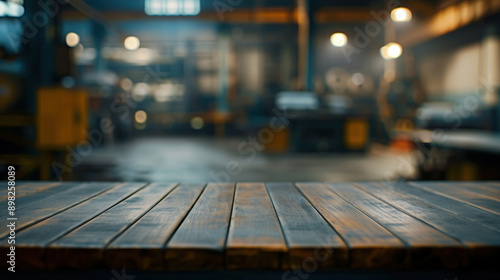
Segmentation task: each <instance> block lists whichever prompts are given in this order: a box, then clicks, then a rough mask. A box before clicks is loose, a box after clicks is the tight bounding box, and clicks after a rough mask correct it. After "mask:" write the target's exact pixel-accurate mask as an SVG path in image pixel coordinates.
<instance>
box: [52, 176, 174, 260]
mask: <svg viewBox="0 0 500 280" xmlns="http://www.w3.org/2000/svg"><path fill="white" fill-rule="evenodd" d="M175 186H176V184H175V183H154V184H150V185H148V186H146V187H145V188H143V189H142V190H140V191H139V192H137V193H135V194H134V195H132V196H131V197H129V198H127V199H126V200H124V201H122V202H121V203H119V204H118V205H116V206H115V207H113V208H111V209H109V210H107V211H106V212H104V213H103V214H101V215H99V216H97V217H96V218H94V219H92V220H91V221H89V222H88V223H86V224H84V225H82V226H81V227H79V228H77V229H75V230H74V231H72V232H70V233H68V234H66V235H64V236H63V237H62V238H60V239H59V240H57V241H55V242H54V243H52V244H51V245H49V246H48V247H47V248H46V252H47V253H46V259H47V267H49V268H59V267H70V268H91V267H100V266H103V265H104V259H103V252H104V248H105V247H106V245H108V244H109V243H110V242H111V241H112V240H113V239H114V238H115V237H116V236H118V235H119V234H121V233H122V232H123V231H124V230H126V229H127V228H128V227H129V226H130V225H132V224H133V223H134V222H135V221H137V220H138V219H139V218H141V217H142V216H143V215H144V214H145V213H147V212H148V211H149V210H150V209H151V208H152V207H154V206H155V205H156V203H158V202H159V201H160V200H161V199H163V197H164V196H166V195H167V194H168V193H169V192H170V191H172V189H173V188H174V187H175Z"/></svg>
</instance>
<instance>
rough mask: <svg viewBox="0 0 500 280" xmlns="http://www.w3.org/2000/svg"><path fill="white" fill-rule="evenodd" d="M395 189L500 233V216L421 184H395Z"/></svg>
mask: <svg viewBox="0 0 500 280" xmlns="http://www.w3.org/2000/svg"><path fill="white" fill-rule="evenodd" d="M464 185H465V184H464ZM393 189H394V190H396V191H398V192H401V193H405V194H408V195H411V196H413V197H415V198H418V199H421V200H423V201H425V202H426V203H428V204H431V205H434V206H436V207H438V208H441V209H443V210H445V211H448V212H451V213H454V214H456V215H458V216H460V217H463V218H466V219H469V220H471V221H473V222H477V223H480V224H482V225H483V226H485V227H488V228H490V229H492V230H495V231H497V232H500V215H496V214H494V213H491V212H489V211H485V210H483V209H481V208H478V207H475V206H473V205H471V204H468V203H465V202H463V201H461V200H455V199H453V198H451V197H449V196H447V195H442V194H441V193H439V192H432V191H430V190H429V189H427V188H420V183H410V184H394V185H393Z"/></svg>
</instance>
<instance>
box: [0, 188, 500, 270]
mask: <svg viewBox="0 0 500 280" xmlns="http://www.w3.org/2000/svg"><path fill="white" fill-rule="evenodd" d="M422 184H423V186H422ZM425 184H429V185H425ZM434 184H437V185H438V186H436V187H434ZM23 186H24V187H23ZM19 187H20V188H23V189H22V191H21V190H20V191H19V194H20V197H19V199H18V200H16V202H18V203H20V204H22V206H19V207H20V208H18V210H17V213H16V216H17V217H18V220H17V221H16V222H17V232H16V233H17V234H16V237H17V239H16V246H17V249H16V253H17V254H16V259H17V267H18V270H21V271H22V270H25V269H26V268H30V269H65V268H71V269H82V271H83V269H87V268H91V269H103V268H106V267H107V268H106V269H117V271H119V270H120V269H121V268H123V267H126V268H127V271H128V270H129V269H130V270H134V269H140V270H155V269H161V270H191V271H193V270H204V271H207V270H214V271H218V270H223V269H226V270H232V272H235V271H255V270H260V271H263V270H264V271H265V270H269V269H271V270H276V271H279V270H282V272H281V273H282V274H280V275H281V277H282V278H284V279H295V278H297V279H305V278H306V277H308V276H311V273H312V272H315V271H316V270H318V269H320V270H321V269H332V268H342V269H346V268H348V269H349V270H346V271H353V269H354V271H355V269H371V271H375V270H377V269H382V270H386V269H394V268H396V269H398V268H403V267H404V268H412V269H433V270H434V269H438V270H439V269H458V270H462V269H467V270H470V269H476V270H477V269H483V268H488V269H498V268H497V267H498V264H497V262H498V259H500V226H499V225H500V218H499V217H500V215H499V214H496V213H495V212H494V211H492V209H491V206H492V205H494V202H495V201H497V198H496V195H497V194H498V193H500V185H499V183H498V182H487V183H486V182H485V183H483V182H450V183H446V182H425V183H422V182H415V183H411V182H410V183H403V182H393V183H390V184H385V183H298V184H293V183H268V184H263V183H238V184H236V185H235V184H214V183H212V184H208V185H207V186H205V184H175V183H152V184H147V185H146V184H145V183H121V184H118V183H77V182H69V183H60V184H59V183H55V182H48V183H42V184H39V185H37V183H33V182H22V183H20V184H19ZM478 198H480V200H477V199H478ZM485 198H487V199H485ZM484 201H487V203H488V204H486V203H484ZM480 204H481V205H480ZM486 208H488V209H486ZM0 214H3V216H2V215H0V218H2V217H3V218H4V219H6V218H7V216H6V214H5V213H0ZM5 230H8V228H7V227H5V228H4V231H2V230H0V233H2V232H3V233H4V235H3V236H4V237H3V239H2V238H0V242H1V244H2V245H0V253H1V254H6V253H7V252H8V250H9V247H8V246H7V242H6V240H7V234H8V231H5ZM0 266H1V267H4V268H5V267H6V266H7V263H6V262H4V263H3V264H2V265H0ZM283 270H285V271H283ZM391 271H394V270H391ZM172 273H177V272H172ZM183 273H184V272H183ZM198 273H203V272H201V271H200V272H198ZM179 275H181V274H179ZM200 275H201V274H200ZM109 277H110V278H111V277H113V275H110V276H109ZM115 278H116V277H115Z"/></svg>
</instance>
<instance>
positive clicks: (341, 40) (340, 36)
mask: <svg viewBox="0 0 500 280" xmlns="http://www.w3.org/2000/svg"><path fill="white" fill-rule="evenodd" d="M330 42H331V43H332V45H333V46H335V47H343V46H345V45H347V35H345V34H344V33H340V32H337V33H333V34H332V36H330Z"/></svg>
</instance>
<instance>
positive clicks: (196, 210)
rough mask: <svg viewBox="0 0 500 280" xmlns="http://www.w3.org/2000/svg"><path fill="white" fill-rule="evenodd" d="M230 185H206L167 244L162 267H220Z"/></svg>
mask: <svg viewBox="0 0 500 280" xmlns="http://www.w3.org/2000/svg"><path fill="white" fill-rule="evenodd" d="M234 188H235V186H234V184H217V183H210V184H208V185H207V186H206V187H205V190H204V191H203V193H202V195H201V196H200V198H199V199H198V201H197V202H196V204H195V205H194V207H193V208H192V209H191V211H190V212H189V214H188V216H187V217H186V219H185V220H184V222H183V223H182V224H181V225H180V227H179V228H178V229H177V231H176V232H175V233H174V235H173V236H172V238H171V240H170V241H169V242H168V244H167V247H166V251H165V263H164V264H165V268H167V269H170V270H201V269H223V268H224V251H223V250H224V244H225V242H226V237H227V232H228V227H229V220H230V218H231V209H232V204H233V196H234Z"/></svg>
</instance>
